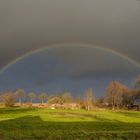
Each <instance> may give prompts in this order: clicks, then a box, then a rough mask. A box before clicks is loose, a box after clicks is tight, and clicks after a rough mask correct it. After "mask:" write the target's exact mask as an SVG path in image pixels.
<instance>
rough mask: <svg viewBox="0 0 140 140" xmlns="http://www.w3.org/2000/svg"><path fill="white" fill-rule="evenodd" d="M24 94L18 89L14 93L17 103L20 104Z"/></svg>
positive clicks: (23, 91)
mask: <svg viewBox="0 0 140 140" xmlns="http://www.w3.org/2000/svg"><path fill="white" fill-rule="evenodd" d="M25 94H26V92H25V90H23V89H18V90H16V92H15V96H16V98H18V101H19V103H20V104H21V103H22V98H23V97H24V96H25Z"/></svg>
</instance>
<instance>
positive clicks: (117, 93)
mask: <svg viewBox="0 0 140 140" xmlns="http://www.w3.org/2000/svg"><path fill="white" fill-rule="evenodd" d="M127 89H128V88H127V87H126V86H124V85H123V84H121V83H120V82H118V81H112V82H111V83H110V84H109V85H108V87H107V89H106V91H105V98H106V101H107V102H108V103H109V104H110V105H111V106H112V109H115V107H117V108H119V106H121V105H122V102H123V94H124V93H125V92H126V91H127Z"/></svg>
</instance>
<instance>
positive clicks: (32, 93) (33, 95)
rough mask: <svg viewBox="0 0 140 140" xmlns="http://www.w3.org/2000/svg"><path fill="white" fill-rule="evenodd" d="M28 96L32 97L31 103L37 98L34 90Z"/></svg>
mask: <svg viewBox="0 0 140 140" xmlns="http://www.w3.org/2000/svg"><path fill="white" fill-rule="evenodd" d="M28 96H29V98H30V101H31V103H32V102H33V100H34V99H36V94H35V93H34V92H30V93H29V95H28Z"/></svg>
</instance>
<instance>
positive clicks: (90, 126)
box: [0, 108, 140, 140]
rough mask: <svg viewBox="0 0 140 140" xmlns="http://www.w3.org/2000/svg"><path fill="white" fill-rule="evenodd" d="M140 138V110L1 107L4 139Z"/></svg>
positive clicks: (0, 132) (0, 128)
mask: <svg viewBox="0 0 140 140" xmlns="http://www.w3.org/2000/svg"><path fill="white" fill-rule="evenodd" d="M28 139H29V140H30V139H31V140H55V139H56V140H63V139H64V140H67V139H68V140H69V139H70V140H71V139H72V140H90V139H92V140H115V139H116V140H127V139H128V140H140V112H137V111H84V110H79V111H76V110H75V111H72V110H48V109H27V108H14V109H5V108H0V140H28Z"/></svg>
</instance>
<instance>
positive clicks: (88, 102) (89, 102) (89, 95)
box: [85, 88, 94, 110]
mask: <svg viewBox="0 0 140 140" xmlns="http://www.w3.org/2000/svg"><path fill="white" fill-rule="evenodd" d="M93 100H94V95H93V90H92V88H89V89H87V90H86V92H85V106H86V109H87V110H90V108H92V107H93Z"/></svg>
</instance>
